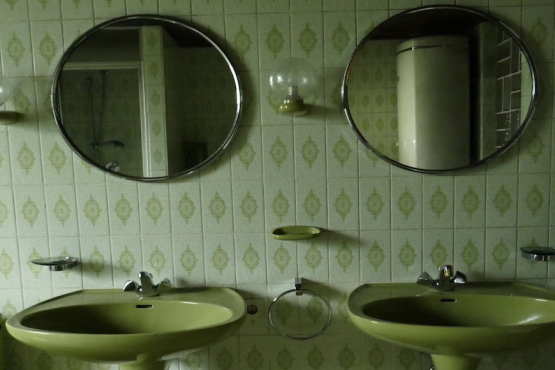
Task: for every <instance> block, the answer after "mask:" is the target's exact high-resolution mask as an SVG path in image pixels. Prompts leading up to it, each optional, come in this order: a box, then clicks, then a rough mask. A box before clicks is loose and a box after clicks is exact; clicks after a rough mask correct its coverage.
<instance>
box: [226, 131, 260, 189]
mask: <svg viewBox="0 0 555 370" xmlns="http://www.w3.org/2000/svg"><path fill="white" fill-rule="evenodd" d="M232 151H233V156H232V157H231V169H232V176H233V179H234V180H250V179H260V178H262V132H261V129H260V128H259V127H253V128H250V129H249V130H244V131H239V132H238V133H237V136H236V137H235V138H234V139H233V144H232Z"/></svg>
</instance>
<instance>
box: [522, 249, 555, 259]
mask: <svg viewBox="0 0 555 370" xmlns="http://www.w3.org/2000/svg"><path fill="white" fill-rule="evenodd" d="M520 250H521V251H522V257H524V258H527V259H529V260H532V261H549V259H550V258H551V256H555V248H551V247H522V248H520Z"/></svg>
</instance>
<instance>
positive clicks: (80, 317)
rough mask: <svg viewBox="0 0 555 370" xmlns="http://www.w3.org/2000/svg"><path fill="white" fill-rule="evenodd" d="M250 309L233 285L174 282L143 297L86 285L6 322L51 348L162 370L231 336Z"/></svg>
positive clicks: (27, 339)
mask: <svg viewBox="0 0 555 370" xmlns="http://www.w3.org/2000/svg"><path fill="white" fill-rule="evenodd" d="M245 312H246V310H245V302H244V300H243V298H242V297H241V296H240V295H239V294H238V293H237V292H235V291H233V290H231V289H228V288H195V289H191V288H187V289H174V290H172V291H170V292H167V293H164V294H162V295H161V296H159V297H153V298H143V299H139V297H138V296H137V295H136V294H135V293H128V292H122V291H120V290H81V291H78V292H74V293H70V294H66V295H63V296H60V297H56V298H53V299H51V300H48V301H45V302H42V303H39V304H37V305H35V306H32V307H30V308H27V309H25V310H23V311H21V312H19V313H17V314H16V315H14V316H12V317H11V318H10V319H9V320H8V321H7V322H6V327H7V329H8V332H9V333H10V334H11V335H12V336H13V337H14V338H15V339H17V340H19V341H20V342H23V343H25V344H27V345H29V346H32V347H35V348H39V349H41V350H44V351H47V352H52V353H57V354H61V355H64V356H68V357H73V358H78V359H81V360H84V361H91V362H108V363H116V364H120V368H121V369H125V370H131V369H133V370H147V369H148V370H154V369H163V368H164V362H165V360H168V359H172V358H175V357H179V356H182V355H184V354H187V353H189V352H193V351H196V350H199V349H201V348H204V347H207V346H209V345H212V344H214V343H216V342H218V341H220V340H222V339H224V338H226V337H228V336H229V335H231V334H232V333H234V332H235V331H237V330H238V329H239V326H240V325H241V324H242V322H243V320H244V317H245Z"/></svg>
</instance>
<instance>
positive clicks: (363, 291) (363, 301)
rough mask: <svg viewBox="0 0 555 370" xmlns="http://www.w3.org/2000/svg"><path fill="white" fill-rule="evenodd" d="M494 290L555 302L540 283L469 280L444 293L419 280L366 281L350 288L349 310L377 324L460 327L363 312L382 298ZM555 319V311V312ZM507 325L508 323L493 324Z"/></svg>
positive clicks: (449, 295) (453, 295)
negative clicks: (428, 286)
mask: <svg viewBox="0 0 555 370" xmlns="http://www.w3.org/2000/svg"><path fill="white" fill-rule="evenodd" d="M492 289H495V294H494V295H495V296H511V297H522V298H533V299H541V300H550V301H555V291H550V290H547V289H544V288H540V287H537V286H533V285H529V284H524V283H518V282H512V281H507V282H495V281H494V282H472V283H466V284H465V285H462V286H460V287H457V289H456V290H454V291H450V292H442V291H436V290H432V289H430V288H427V287H425V286H422V285H419V284H416V283H375V284H374V283H367V284H361V285H360V286H359V287H357V288H356V289H354V290H353V291H351V293H350V294H349V296H348V298H347V311H348V312H349V315H353V316H356V317H359V318H361V319H366V320H370V321H373V322H376V323H387V324H391V325H413V326H425V327H442V328H443V327H449V328H453V329H455V328H459V327H458V326H441V325H438V326H429V325H419V324H408V323H398V322H395V321H388V320H381V319H379V318H375V317H372V316H368V315H366V314H365V313H364V312H363V309H364V307H365V306H366V305H367V304H369V303H372V302H376V301H381V300H384V299H391V298H409V297H428V296H429V297H442V298H446V299H450V298H455V299H456V298H457V297H459V296H475V295H488V296H491V295H492V293H491V292H492ZM554 320H555V313H554ZM480 327H485V326H460V328H480ZM492 327H500V328H502V327H506V326H492Z"/></svg>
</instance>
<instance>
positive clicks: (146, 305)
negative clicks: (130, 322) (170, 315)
mask: <svg viewBox="0 0 555 370" xmlns="http://www.w3.org/2000/svg"><path fill="white" fill-rule="evenodd" d="M135 307H137V308H152V305H151V304H138V305H136V306H135Z"/></svg>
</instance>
